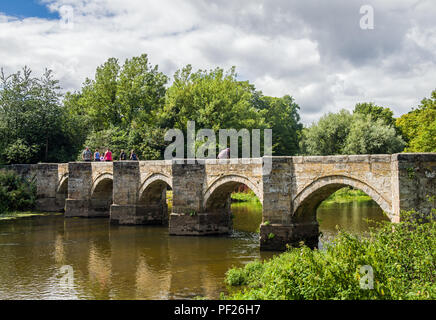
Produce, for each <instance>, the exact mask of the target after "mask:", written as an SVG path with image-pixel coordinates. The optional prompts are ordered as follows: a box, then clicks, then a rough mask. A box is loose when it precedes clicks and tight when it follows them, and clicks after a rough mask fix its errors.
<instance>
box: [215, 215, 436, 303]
mask: <svg viewBox="0 0 436 320" xmlns="http://www.w3.org/2000/svg"><path fill="white" fill-rule="evenodd" d="M411 214H412V213H409V214H408V215H407V216H404V217H402V218H403V222H401V223H398V224H392V223H383V224H381V226H380V228H379V229H377V230H372V231H371V234H370V237H368V238H359V237H358V236H354V235H351V234H349V233H346V232H340V234H339V235H338V236H337V237H336V238H335V239H334V240H333V242H332V243H331V244H329V245H327V247H326V249H325V250H311V249H309V248H308V247H305V246H304V247H301V248H293V249H290V250H289V251H288V252H286V253H283V254H281V255H278V256H276V257H274V258H272V259H271V260H269V261H266V262H263V263H261V262H259V261H256V262H253V263H250V264H248V265H246V266H245V267H243V268H234V269H231V270H229V271H228V272H227V274H226V283H227V284H228V285H230V286H233V287H234V288H230V289H231V290H230V292H232V293H231V294H230V295H229V296H223V298H224V299H265V300H266V299H268V300H269V299H271V300H282V299H291V300H293V299H304V300H306V299H310V300H312V299H323V300H324V299H435V298H436V284H435V280H436V261H435V257H436V252H435V251H436V225H435V221H434V219H432V220H430V221H428V220H427V221H425V222H424V221H417V220H419V219H416V216H415V217H414V218H413V219H412V218H410V216H411ZM413 214H415V215H416V213H413ZM433 218H434V217H433ZM364 265H369V266H371V267H372V269H373V279H374V280H373V289H361V286H360V281H361V279H363V274H362V273H361V272H360V268H361V266H364ZM241 286H243V287H241ZM236 289H237V290H236Z"/></svg>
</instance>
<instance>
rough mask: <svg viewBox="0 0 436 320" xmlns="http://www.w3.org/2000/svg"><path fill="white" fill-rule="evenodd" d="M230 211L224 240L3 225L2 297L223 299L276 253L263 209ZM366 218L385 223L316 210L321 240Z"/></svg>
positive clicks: (72, 225) (149, 231)
mask: <svg viewBox="0 0 436 320" xmlns="http://www.w3.org/2000/svg"><path fill="white" fill-rule="evenodd" d="M232 211H233V214H234V216H235V218H234V228H235V231H234V233H233V235H231V236H221V237H170V236H168V229H167V228H166V227H150V226H114V225H110V224H109V221H108V220H106V219H89V220H88V219H80V218H69V219H64V218H63V216H62V215H50V216H41V217H32V218H22V219H16V220H3V221H0V299H177V298H179V299H191V298H194V297H197V296H201V297H207V298H219V295H220V292H225V291H226V287H225V285H224V283H223V279H224V274H225V272H226V271H227V270H228V269H229V268H230V267H232V266H242V265H244V264H246V263H247V262H250V261H253V260H255V259H268V258H270V257H272V256H273V255H274V254H277V253H272V252H260V251H259V240H258V234H257V233H256V230H257V229H258V227H259V225H260V222H261V219H262V208H261V206H260V205H259V204H255V203H250V204H247V203H244V204H241V203H237V204H233V205H232ZM366 219H371V220H376V221H380V220H386V218H385V217H384V216H383V213H382V212H381V210H380V208H379V207H377V206H376V205H375V204H374V203H372V202H369V203H352V204H348V205H341V206H339V205H338V206H330V207H328V208H320V209H318V220H319V221H320V229H321V231H322V232H323V234H324V238H323V239H322V240H321V242H322V241H325V239H329V238H331V237H333V236H334V235H335V234H336V233H337V230H336V225H339V226H341V227H342V228H343V229H345V230H349V231H352V232H355V233H362V232H365V231H367V230H368V226H369V224H368V223H367V222H366ZM68 275H72V277H68ZM69 279H70V282H69Z"/></svg>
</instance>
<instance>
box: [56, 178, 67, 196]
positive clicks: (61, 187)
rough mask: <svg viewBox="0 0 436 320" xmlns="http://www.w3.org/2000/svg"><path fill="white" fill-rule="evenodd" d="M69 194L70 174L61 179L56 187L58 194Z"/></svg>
mask: <svg viewBox="0 0 436 320" xmlns="http://www.w3.org/2000/svg"><path fill="white" fill-rule="evenodd" d="M67 192H68V174H64V175H63V176H62V177H61V178H60V179H59V183H58V185H57V187H56V193H60V194H63V193H67Z"/></svg>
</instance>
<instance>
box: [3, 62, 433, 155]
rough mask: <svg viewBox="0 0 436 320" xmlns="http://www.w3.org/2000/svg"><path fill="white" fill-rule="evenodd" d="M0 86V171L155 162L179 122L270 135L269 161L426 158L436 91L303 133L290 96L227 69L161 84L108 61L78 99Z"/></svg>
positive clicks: (56, 90)
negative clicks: (110, 157)
mask: <svg viewBox="0 0 436 320" xmlns="http://www.w3.org/2000/svg"><path fill="white" fill-rule="evenodd" d="M0 81H1V83H0V138H1V141H0V148H1V149H0V163H36V162H40V161H47V162H65V161H71V160H76V159H80V154H81V150H82V149H83V148H84V147H85V146H88V147H90V148H91V149H97V148H98V149H100V150H103V151H104V150H105V149H106V148H110V149H111V150H112V151H113V153H114V158H115V159H116V158H117V157H118V154H119V152H120V150H121V149H124V150H125V151H126V152H129V151H130V150H132V149H134V150H135V151H136V153H137V154H138V155H139V157H140V158H141V159H144V160H146V159H162V158H163V156H164V152H165V149H166V147H167V146H168V144H169V143H170V142H168V141H165V139H164V136H165V133H166V132H167V131H168V130H169V129H181V130H182V131H183V132H185V133H186V130H187V122H188V121H195V124H196V131H197V132H198V130H200V129H212V130H214V131H215V132H216V133H217V134H218V132H219V130H220V129H236V130H241V129H248V130H252V129H261V133H262V131H263V130H262V129H272V138H273V141H272V143H273V155H296V154H303V155H335V154H364V153H369V154H371V153H395V152H401V151H403V149H404V146H405V145H406V143H407V148H406V151H408V152H435V151H436V140H435V136H436V90H435V91H433V93H432V95H431V98H428V99H423V100H422V102H421V105H420V106H418V108H417V109H415V110H412V111H411V112H409V113H408V114H405V115H403V116H402V117H401V118H399V119H395V118H394V116H393V112H392V110H391V109H389V108H386V107H382V106H378V105H376V104H374V103H367V102H362V103H358V104H356V105H355V107H354V110H353V112H352V113H350V112H349V111H346V110H340V111H339V112H337V113H328V114H326V115H324V116H323V117H321V119H320V120H319V121H318V122H317V123H314V124H312V125H311V126H309V127H307V128H303V125H302V124H301V122H300V115H299V112H300V107H299V105H298V104H297V103H296V101H295V99H294V98H293V97H292V96H291V95H284V96H282V97H270V96H265V95H263V93H262V92H261V91H259V90H257V89H256V87H255V86H254V85H253V84H252V83H250V82H249V81H241V80H239V79H238V75H237V73H236V69H235V67H232V68H231V69H229V70H227V71H225V70H224V69H222V68H215V69H211V70H197V71H194V70H193V68H192V66H191V65H187V66H185V67H183V68H181V69H180V70H178V71H176V72H175V74H174V75H173V78H172V79H170V78H169V77H168V76H167V75H165V74H164V73H162V72H161V71H159V68H158V66H157V65H152V64H151V63H150V61H149V59H148V56H147V54H142V55H140V56H137V57H132V58H130V59H126V60H125V61H124V62H123V63H120V61H119V60H118V59H116V58H109V59H108V60H107V61H106V62H104V63H103V64H102V65H100V66H98V67H97V68H96V72H95V75H94V77H93V78H92V79H90V78H86V79H85V81H84V82H83V85H82V87H81V88H80V89H79V90H77V91H75V92H67V93H65V94H62V93H61V88H60V86H59V81H58V80H56V79H55V78H54V76H53V72H52V71H51V70H46V71H45V72H44V74H43V75H42V77H40V78H35V77H33V76H32V72H31V70H30V69H29V68H27V67H24V68H23V69H22V70H20V71H18V72H16V73H14V74H11V75H5V74H4V73H3V71H2V73H1V78H0ZM185 137H186V135H185ZM262 138H263V136H262V135H261V145H262V144H263V139H262ZM216 141H218V139H216ZM197 147H198V145H197ZM222 147H224V146H220V145H219V144H218V143H217V149H218V148H222ZM217 151H218V150H217Z"/></svg>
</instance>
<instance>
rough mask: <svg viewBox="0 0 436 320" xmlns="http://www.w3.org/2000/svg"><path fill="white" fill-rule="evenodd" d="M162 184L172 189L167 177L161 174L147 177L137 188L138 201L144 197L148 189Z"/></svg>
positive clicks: (171, 183) (170, 181)
mask: <svg viewBox="0 0 436 320" xmlns="http://www.w3.org/2000/svg"><path fill="white" fill-rule="evenodd" d="M163 184H165V185H167V186H169V187H170V188H172V187H173V182H172V180H171V178H170V177H169V176H167V175H164V174H162V173H153V174H151V175H149V176H148V177H147V178H146V179H145V181H144V182H143V183H142V185H141V187H140V188H139V193H138V194H139V199H140V200H141V199H142V198H143V197H144V196H146V194H147V193H148V192H149V188H150V187H153V186H155V185H163Z"/></svg>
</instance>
